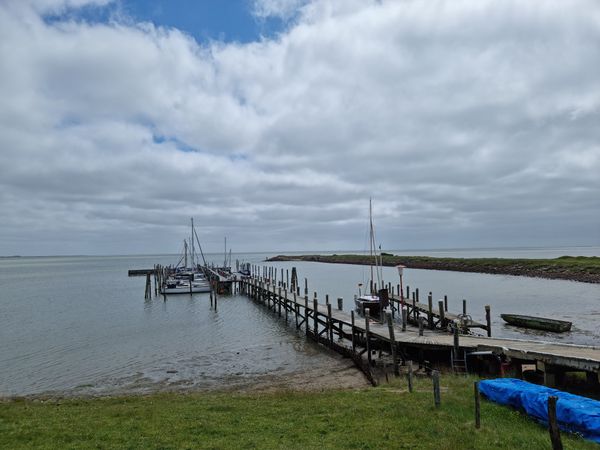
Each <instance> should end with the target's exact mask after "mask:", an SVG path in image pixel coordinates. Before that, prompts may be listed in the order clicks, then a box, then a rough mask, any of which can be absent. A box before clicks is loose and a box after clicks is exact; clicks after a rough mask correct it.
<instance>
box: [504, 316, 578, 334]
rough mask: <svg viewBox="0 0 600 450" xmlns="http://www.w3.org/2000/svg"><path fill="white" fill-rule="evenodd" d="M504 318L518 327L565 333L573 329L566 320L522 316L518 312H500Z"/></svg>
mask: <svg viewBox="0 0 600 450" xmlns="http://www.w3.org/2000/svg"><path fill="white" fill-rule="evenodd" d="M500 317H502V319H503V320H504V321H505V322H506V323H508V324H510V325H515V326H517V327H523V328H532V329H534V330H543V331H552V332H554V333H564V332H565V331H569V330H570V329H571V325H572V324H571V322H567V321H566V320H556V319H547V318H545V317H533V316H522V315H518V314H500Z"/></svg>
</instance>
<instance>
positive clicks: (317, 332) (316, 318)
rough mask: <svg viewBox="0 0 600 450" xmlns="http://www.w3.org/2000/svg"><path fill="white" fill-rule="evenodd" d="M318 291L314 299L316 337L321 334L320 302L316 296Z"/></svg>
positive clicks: (314, 330) (314, 329)
mask: <svg viewBox="0 0 600 450" xmlns="http://www.w3.org/2000/svg"><path fill="white" fill-rule="evenodd" d="M316 294H317V293H316V292H315V298H314V299H313V315H314V317H313V320H314V323H313V327H314V328H313V332H314V333H315V337H316V338H318V336H319V319H318V317H317V316H318V315H319V303H318V302H317V296H316Z"/></svg>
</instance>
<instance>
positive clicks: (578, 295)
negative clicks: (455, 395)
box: [0, 253, 600, 396]
mask: <svg viewBox="0 0 600 450" xmlns="http://www.w3.org/2000/svg"><path fill="white" fill-rule="evenodd" d="M270 255H271V254H269V255H267V254H258V253H255V254H248V255H239V256H238V257H239V258H240V259H243V260H244V261H248V262H252V263H256V264H265V263H262V262H261V261H262V260H264V258H265V257H266V256H270ZM235 257H236V256H235V255H234V259H235ZM176 259H177V258H176V257H174V256H170V255H158V256H117V257H48V258H46V257H43V258H10V259H4V258H3V259H0V293H1V296H0V342H1V346H0V396H7V395H27V394H36V393H42V392H48V391H58V392H70V393H73V392H75V393H84V394H87V393H92V394H94V393H99V394H103V393H112V392H147V391H152V390H156V389H160V388H164V387H165V386H167V387H174V388H178V387H181V388H189V387H192V388H203V387H211V386H219V387H222V386H227V385H235V384H236V383H242V384H243V383H244V382H247V381H248V380H253V379H257V378H260V377H264V376H273V375H280V376H283V377H285V376H287V375H288V374H293V373H298V372H302V371H303V370H307V369H309V368H311V369H314V368H319V367H320V368H325V369H326V368H327V367H328V365H329V364H331V361H332V357H331V356H330V355H329V354H328V353H327V352H325V351H323V349H321V348H319V347H317V346H316V345H314V344H313V343H311V342H307V341H306V339H305V338H304V335H303V333H301V332H300V333H297V332H296V331H295V329H294V327H293V326H292V327H290V326H286V325H285V323H284V321H283V320H278V319H276V318H275V317H274V316H273V315H272V314H271V313H270V312H268V311H266V310H265V309H264V308H263V307H261V306H259V305H256V304H254V303H252V302H250V301H248V300H247V299H246V298H245V297H243V296H234V297H230V298H221V300H220V301H219V309H218V311H214V310H211V309H210V301H209V297H208V294H194V295H193V296H189V295H181V296H171V297H169V298H168V300H167V301H166V302H164V301H163V300H162V298H160V297H159V298H153V299H151V300H144V295H143V291H144V282H145V280H144V278H143V277H136V278H129V277H128V276H127V270H128V269H131V268H149V267H152V265H153V264H156V263H160V264H172V263H174V262H176V261H175V260H176ZM215 260H216V261H219V260H220V256H215ZM272 265H273V266H275V267H277V268H279V269H281V268H283V269H284V270H285V269H291V267H292V266H296V267H297V268H298V274H299V277H300V279H301V281H302V280H303V278H304V277H306V278H308V280H309V290H310V292H311V296H312V292H313V291H315V290H316V291H317V292H318V293H319V295H320V297H321V298H323V297H324V294H326V293H327V294H329V295H330V297H331V299H332V302H333V303H334V304H335V300H334V299H335V298H336V297H343V298H344V309H346V310H349V308H351V307H352V297H353V295H354V294H355V293H356V289H357V283H359V282H365V280H366V277H367V275H368V273H367V272H368V268H366V267H361V266H348V265H334V264H320V263H309V262H296V263H276V264H272ZM384 278H385V279H386V281H391V282H392V283H394V284H396V283H397V282H398V281H397V274H396V273H395V271H394V269H393V268H384ZM404 282H405V285H406V284H409V285H410V286H411V288H414V287H419V288H420V291H421V298H423V299H425V298H426V295H427V291H429V290H432V291H433V295H434V299H435V300H437V299H438V298H441V297H443V295H444V294H447V295H448V296H449V303H450V310H451V311H454V312H458V310H459V309H460V308H461V307H462V303H461V299H462V298H466V299H467V300H468V308H469V313H470V314H472V316H473V318H474V319H476V320H480V321H483V318H484V305H485V304H490V305H491V306H492V317H493V322H492V325H493V334H494V335H495V336H507V337H520V338H523V337H525V338H527V337H532V336H531V334H536V337H537V336H538V335H539V334H540V333H535V332H534V333H531V332H529V333H524V332H522V331H519V330H518V329H515V328H512V327H508V326H505V325H503V324H502V321H501V319H500V317H499V314H500V313H502V312H511V313H523V314H529V313H531V314H537V315H545V316H549V317H558V318H566V319H568V320H572V321H573V323H574V328H573V331H572V332H570V333H565V334H562V335H551V334H544V333H541V335H542V338H543V339H545V340H560V341H562V342H572V343H582V344H594V345H600V330H599V329H598V325H597V324H598V318H599V317H600V285H593V284H584V283H575V282H569V281H560V280H542V279H531V278H521V277H511V276H501V275H481V274H472V273H459V272H442V271H426V270H406V271H405V275H404Z"/></svg>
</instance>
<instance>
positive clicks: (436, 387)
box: [431, 370, 442, 408]
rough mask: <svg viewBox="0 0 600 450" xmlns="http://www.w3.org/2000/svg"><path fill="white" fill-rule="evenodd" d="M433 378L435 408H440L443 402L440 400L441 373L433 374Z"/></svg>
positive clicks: (435, 371)
mask: <svg viewBox="0 0 600 450" xmlns="http://www.w3.org/2000/svg"><path fill="white" fill-rule="evenodd" d="M431 378H432V379H433V401H434V403H435V407H436V408H439V407H440V404H441V403H442V400H441V398H440V373H439V372H438V371H437V370H434V371H433V372H431Z"/></svg>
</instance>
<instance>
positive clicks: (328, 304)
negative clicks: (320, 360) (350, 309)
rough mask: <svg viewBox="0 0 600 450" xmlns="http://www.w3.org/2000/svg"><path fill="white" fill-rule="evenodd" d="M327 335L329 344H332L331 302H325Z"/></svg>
mask: <svg viewBox="0 0 600 450" xmlns="http://www.w3.org/2000/svg"><path fill="white" fill-rule="evenodd" d="M327 335H328V337H329V345H330V346H333V321H332V320H331V303H327Z"/></svg>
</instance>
